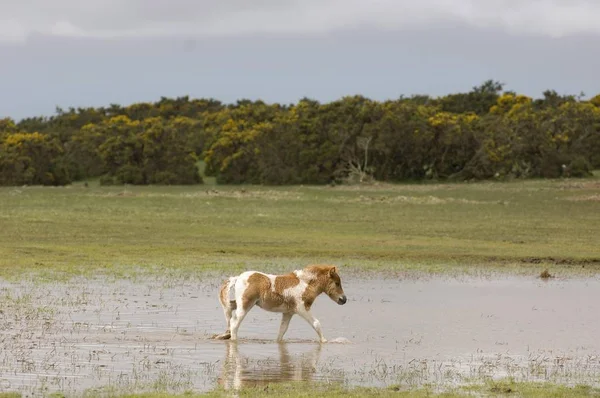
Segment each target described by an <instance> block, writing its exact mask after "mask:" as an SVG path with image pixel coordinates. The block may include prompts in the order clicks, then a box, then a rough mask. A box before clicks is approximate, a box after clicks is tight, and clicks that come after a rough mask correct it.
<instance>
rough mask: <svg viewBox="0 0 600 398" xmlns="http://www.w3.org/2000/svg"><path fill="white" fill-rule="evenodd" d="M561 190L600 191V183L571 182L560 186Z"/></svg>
mask: <svg viewBox="0 0 600 398" xmlns="http://www.w3.org/2000/svg"><path fill="white" fill-rule="evenodd" d="M560 189H563V190H570V189H600V181H597V180H594V181H569V182H565V183H563V184H560Z"/></svg>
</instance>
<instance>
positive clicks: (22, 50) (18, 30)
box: [0, 0, 600, 120]
mask: <svg viewBox="0 0 600 398" xmlns="http://www.w3.org/2000/svg"><path fill="white" fill-rule="evenodd" d="M599 20H600V1H597V0H485V1H484V0H251V1H250V0H85V1H82V0H20V1H14V0H0V54H1V56H0V118H1V117H3V116H10V117H12V118H14V119H17V120H19V119H20V118H23V117H27V116H39V115H51V114H53V113H54V111H55V109H56V107H57V106H60V107H62V108H68V107H70V106H73V107H87V106H108V105H109V104H112V103H116V104H121V105H128V104H131V103H134V102H142V101H156V100H159V99H160V97H161V96H166V97H177V96H183V95H189V96H190V97H194V98H203V97H204V98H216V99H219V100H221V101H223V102H234V101H236V100H237V99H242V98H245V99H254V100H255V99H262V100H264V101H267V102H280V103H293V102H296V101H298V100H299V99H300V98H303V97H309V98H313V99H316V100H319V101H322V102H328V101H332V100H335V99H338V98H341V97H342V96H345V95H354V94H362V95H365V96H368V97H370V98H373V99H377V100H385V99H393V98H398V97H400V96H401V95H404V96H409V95H413V94H430V95H436V96H437V95H444V94H448V93H451V92H459V91H468V90H470V89H471V88H472V87H473V86H477V85H479V84H481V83H483V82H484V81H485V80H488V79H493V80H497V81H500V82H502V83H504V84H505V88H506V89H507V90H514V91H517V92H520V93H523V94H526V95H530V96H533V97H539V96H541V95H542V92H543V91H544V90H547V89H553V90H556V91H558V92H559V93H562V94H579V93H581V92H583V93H584V94H586V95H587V96H593V95H596V94H599V93H600V79H599V78H598V71H599V70H600V51H598V45H597V43H599V42H600V23H598V21H599Z"/></svg>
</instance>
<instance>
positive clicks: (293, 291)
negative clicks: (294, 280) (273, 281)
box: [281, 279, 308, 304]
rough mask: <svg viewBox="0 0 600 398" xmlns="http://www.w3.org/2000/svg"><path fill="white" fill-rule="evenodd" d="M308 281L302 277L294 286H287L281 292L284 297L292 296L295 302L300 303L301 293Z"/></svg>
mask: <svg viewBox="0 0 600 398" xmlns="http://www.w3.org/2000/svg"><path fill="white" fill-rule="evenodd" d="M307 286H308V283H306V282H304V281H303V280H302V279H300V281H299V282H298V284H297V285H296V286H292V287H288V288H287V289H285V290H284V291H283V292H281V294H282V295H283V296H284V297H292V298H293V299H294V301H295V302H296V303H298V304H299V303H302V295H303V294H304V291H305V290H306V288H307Z"/></svg>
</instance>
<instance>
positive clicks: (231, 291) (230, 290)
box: [227, 276, 237, 301]
mask: <svg viewBox="0 0 600 398" xmlns="http://www.w3.org/2000/svg"><path fill="white" fill-rule="evenodd" d="M236 280H237V277H235V276H232V277H230V278H229V283H228V284H227V299H228V300H229V301H235V282H236Z"/></svg>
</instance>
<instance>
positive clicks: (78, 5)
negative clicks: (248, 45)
mask: <svg viewBox="0 0 600 398" xmlns="http://www.w3.org/2000/svg"><path fill="white" fill-rule="evenodd" d="M599 18H600V2H598V1H597V0H485V1H484V0H253V1H247V0H85V1H82V0H52V1H49V0H21V1H12V0H0V41H4V42H24V41H26V40H27V38H28V37H29V36H30V35H32V34H43V35H51V36H59V37H89V38H107V39H108V38H127V37H129V38H131V37H134V38H135V37H137V38H139V37H142V38H143V37H199V38H201V37H213V36H220V37H222V36H233V37H235V36H241V35H251V34H293V35H321V34H325V33H330V32H338V31H344V30H348V29H355V28H367V29H377V30H402V29H428V28H432V27H435V26H438V25H439V24H448V23H456V24H462V25H470V26H473V27H477V28H490V29H501V30H504V31H506V32H509V33H512V34H529V35H541V36H550V37H561V36H568V35H576V34H593V35H600V24H598V23H597V21H598V19H599Z"/></svg>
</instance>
